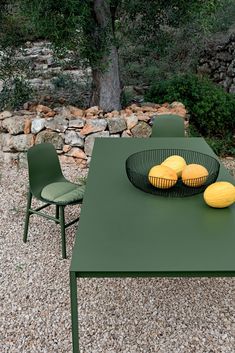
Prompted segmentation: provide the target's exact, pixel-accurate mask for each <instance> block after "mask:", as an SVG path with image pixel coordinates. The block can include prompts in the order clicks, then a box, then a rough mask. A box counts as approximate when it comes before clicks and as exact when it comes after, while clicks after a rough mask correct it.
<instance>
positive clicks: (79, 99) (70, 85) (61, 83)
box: [52, 73, 90, 107]
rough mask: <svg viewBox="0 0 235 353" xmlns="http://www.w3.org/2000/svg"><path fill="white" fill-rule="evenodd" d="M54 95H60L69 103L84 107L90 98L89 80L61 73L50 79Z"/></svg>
mask: <svg viewBox="0 0 235 353" xmlns="http://www.w3.org/2000/svg"><path fill="white" fill-rule="evenodd" d="M52 83H53V84H54V86H55V88H56V92H55V93H56V95H58V96H60V97H61V96H62V97H64V98H65V99H66V101H67V102H68V103H69V104H72V105H77V106H81V107H86V106H88V104H89V99H90V82H89V79H88V78H81V79H79V78H76V77H74V76H73V75H70V74H63V73H61V74H60V75H58V76H57V77H56V78H54V79H53V80H52Z"/></svg>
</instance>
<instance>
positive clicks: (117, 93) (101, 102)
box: [91, 0, 121, 112]
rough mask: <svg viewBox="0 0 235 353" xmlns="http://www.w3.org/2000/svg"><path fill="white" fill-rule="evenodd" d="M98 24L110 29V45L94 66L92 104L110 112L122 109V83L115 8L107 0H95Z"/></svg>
mask: <svg viewBox="0 0 235 353" xmlns="http://www.w3.org/2000/svg"><path fill="white" fill-rule="evenodd" d="M94 13H95V17H96V22H97V25H98V26H99V27H100V28H101V29H104V30H107V29H108V30H109V31H110V33H109V38H110V40H111V44H110V47H109V49H108V50H107V51H104V55H103V56H102V58H101V60H100V65H99V67H94V68H92V79H93V82H92V83H93V91H92V98H91V104H92V105H98V106H99V107H100V108H101V109H103V110H104V111H106V112H108V111H111V110H119V109H121V102H120V97H121V84H120V75H119V63H118V50H117V48H116V46H115V45H114V39H115V34H114V27H113V18H114V9H113V8H112V9H111V8H110V4H109V2H108V1H107V0H94Z"/></svg>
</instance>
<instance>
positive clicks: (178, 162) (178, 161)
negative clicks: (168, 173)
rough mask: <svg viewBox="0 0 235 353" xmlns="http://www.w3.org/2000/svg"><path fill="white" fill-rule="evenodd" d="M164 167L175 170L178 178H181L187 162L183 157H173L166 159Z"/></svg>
mask: <svg viewBox="0 0 235 353" xmlns="http://www.w3.org/2000/svg"><path fill="white" fill-rule="evenodd" d="M162 165H165V166H167V167H169V168H171V169H173V170H174V171H175V172H176V174H177V175H178V177H181V174H182V170H183V169H184V168H185V167H186V165H187V164H186V162H185V160H184V158H183V157H181V156H178V155H173V156H170V157H168V158H166V159H165V160H164V161H163V162H162Z"/></svg>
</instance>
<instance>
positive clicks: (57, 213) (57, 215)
mask: <svg viewBox="0 0 235 353" xmlns="http://www.w3.org/2000/svg"><path fill="white" fill-rule="evenodd" d="M55 207H56V210H55V218H57V219H59V206H58V205H56V206H55ZM55 223H59V221H55Z"/></svg>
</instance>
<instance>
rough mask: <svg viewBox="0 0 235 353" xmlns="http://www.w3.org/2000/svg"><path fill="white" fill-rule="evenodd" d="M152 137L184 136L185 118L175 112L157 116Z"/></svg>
mask: <svg viewBox="0 0 235 353" xmlns="http://www.w3.org/2000/svg"><path fill="white" fill-rule="evenodd" d="M151 137H184V119H183V118H182V117H180V116H178V115H173V114H164V115H160V116H156V117H155V119H154V121H153V126H152V134H151Z"/></svg>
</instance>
